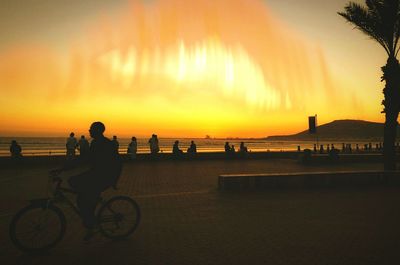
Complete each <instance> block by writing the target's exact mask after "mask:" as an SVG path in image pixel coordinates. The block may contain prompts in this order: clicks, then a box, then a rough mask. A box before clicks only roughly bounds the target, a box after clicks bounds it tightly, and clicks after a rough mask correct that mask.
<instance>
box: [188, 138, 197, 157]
mask: <svg viewBox="0 0 400 265" xmlns="http://www.w3.org/2000/svg"><path fill="white" fill-rule="evenodd" d="M187 152H188V154H196V153H197V146H196V144H195V143H194V141H191V142H190V146H189V148H188V150H187Z"/></svg>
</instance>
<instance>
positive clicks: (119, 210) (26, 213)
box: [9, 173, 141, 253]
mask: <svg viewBox="0 0 400 265" xmlns="http://www.w3.org/2000/svg"><path fill="white" fill-rule="evenodd" d="M61 183H62V179H61V178H59V177H57V174H54V173H50V174H49V185H48V188H47V190H48V191H50V188H49V187H50V186H53V187H54V188H53V191H52V192H50V196H48V197H47V198H43V199H34V200H30V204H29V205H28V206H26V207H24V208H22V209H21V210H19V211H18V212H17V213H16V214H15V216H14V217H13V219H12V221H11V223H10V230H9V231H10V238H11V241H12V242H13V244H14V245H15V246H16V247H17V248H18V249H20V250H21V251H24V252H31V253H35V252H43V251H46V250H49V249H51V248H53V247H55V246H56V245H57V244H58V243H59V242H60V241H61V240H62V239H63V237H64V235H65V232H66V227H67V220H66V218H65V215H64V213H63V211H62V210H61V208H60V207H58V206H57V204H66V205H67V206H69V207H70V208H72V210H73V212H75V213H76V214H78V215H79V216H80V213H79V209H78V208H77V206H76V205H75V204H74V203H73V202H71V200H70V199H69V198H68V197H66V196H65V193H71V194H75V195H76V194H77V193H76V192H75V191H73V190H71V189H68V188H64V187H61ZM50 184H53V185H50ZM114 188H115V187H114ZM48 194H49V193H48ZM99 205H100V207H99ZM96 208H97V209H98V210H97V214H96V220H97V222H96V224H97V227H98V229H99V231H100V233H101V234H102V235H103V236H105V237H107V238H110V239H124V238H127V237H128V236H130V235H131V234H132V233H133V232H134V231H135V230H136V228H137V227H138V225H139V222H140V217H141V213H140V208H139V205H138V204H137V202H136V201H135V200H133V199H132V198H130V197H128V196H123V195H118V196H113V197H111V198H110V199H108V200H104V199H103V198H102V197H101V198H100V199H99V202H98V205H97V207H96Z"/></svg>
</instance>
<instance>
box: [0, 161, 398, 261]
mask: <svg viewBox="0 0 400 265" xmlns="http://www.w3.org/2000/svg"><path fill="white" fill-rule="evenodd" d="M282 165H284V167H283V166H282ZM379 166H380V165H374V164H368V165H343V166H335V167H334V168H329V170H345V169H346V168H347V167H350V169H354V168H362V169H377V168H378V167H379ZM324 169H326V167H325V168H324ZM46 170H47V168H36V169H34V170H28V171H27V170H21V171H20V172H19V173H17V174H16V177H15V179H12V180H8V179H9V178H8V177H7V176H6V175H10V174H11V173H13V172H8V171H7V172H4V171H3V172H0V173H2V174H1V177H0V183H1V194H2V197H4V198H2V200H3V201H7V202H10V203H8V204H7V205H8V206H6V207H5V206H3V205H4V204H1V205H2V206H3V207H2V208H0V236H1V237H0V243H1V245H2V250H1V252H0V254H1V255H0V264H60V265H62V264H121V265H124V264H171V265H172V264H174V265H175V264H327V265H329V264H349V265H350V264H351V265H353V264H398V262H397V261H398V260H399V258H400V254H399V253H398V252H399V251H398V249H400V248H399V247H400V240H399V239H400V228H399V225H398V224H399V223H400V210H399V207H398V205H399V203H400V188H395V187H368V188H362V189H361V188H360V189H356V188H352V189H332V190H292V191H269V192H252V193H247V192H241V193H219V192H218V191H217V190H216V185H217V176H218V175H219V174H223V173H237V172H243V173H257V172H258V173H261V172H286V171H296V170H297V171H305V170H310V171H312V170H315V171H320V170H321V168H318V167H307V168H304V167H303V166H301V165H299V164H297V163H296V162H295V161H215V162H214V161H208V162H207V161H198V162H184V163H179V161H163V162H156V163H149V162H143V163H138V164H134V163H132V164H127V165H126V166H125V168H124V172H123V176H122V178H121V182H120V185H119V186H120V189H119V190H118V191H109V192H107V194H105V196H111V195H112V194H113V193H118V194H128V195H131V196H133V197H135V198H136V200H137V201H138V202H139V204H140V206H141V209H142V216H143V219H142V223H141V224H140V226H139V228H138V230H137V232H135V234H134V235H133V236H132V237H131V238H129V239H128V240H125V241H119V242H113V241H109V240H106V239H104V238H102V237H101V236H100V235H98V236H96V237H95V238H94V239H93V240H92V242H91V243H90V244H84V243H83V242H82V234H83V230H82V228H81V226H80V222H79V219H78V218H77V217H74V216H72V215H70V214H68V216H67V218H68V227H67V234H66V237H65V238H64V240H63V241H62V242H61V243H60V245H58V246H57V247H56V248H55V249H53V250H52V251H50V252H49V253H47V254H45V255H41V256H29V255H25V254H22V253H20V252H18V251H17V250H16V249H14V247H13V246H12V245H11V244H10V242H9V241H8V237H7V232H8V231H7V229H8V228H7V225H8V222H9V219H10V215H9V214H7V213H12V212H13V211H15V210H16V209H18V207H19V206H20V205H22V203H23V202H22V199H25V198H24V197H30V196H33V195H37V194H40V193H41V190H43V187H41V185H42V184H44V183H45V179H44V178H41V177H40V176H44V175H43V174H44V173H45V172H46ZM239 170H241V171H239ZM33 178H37V179H33ZM31 182H33V183H37V185H32V183H31ZM26 186H28V187H29V188H27V187H26ZM6 189H8V190H14V191H15V190H19V189H23V190H24V193H20V194H19V196H18V197H19V200H17V199H16V198H17V196H15V197H13V194H14V193H11V192H7V191H6ZM14 201H17V203H16V204H15V205H14V204H11V202H14ZM1 213H2V214H3V215H1Z"/></svg>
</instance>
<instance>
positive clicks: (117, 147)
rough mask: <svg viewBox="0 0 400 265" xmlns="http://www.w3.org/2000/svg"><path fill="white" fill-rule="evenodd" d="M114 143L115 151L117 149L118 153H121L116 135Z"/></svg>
mask: <svg viewBox="0 0 400 265" xmlns="http://www.w3.org/2000/svg"><path fill="white" fill-rule="evenodd" d="M112 142H113V144H114V147H115V149H116V150H117V152H118V153H119V142H118V140H117V136H116V135H114V136H113V139H112Z"/></svg>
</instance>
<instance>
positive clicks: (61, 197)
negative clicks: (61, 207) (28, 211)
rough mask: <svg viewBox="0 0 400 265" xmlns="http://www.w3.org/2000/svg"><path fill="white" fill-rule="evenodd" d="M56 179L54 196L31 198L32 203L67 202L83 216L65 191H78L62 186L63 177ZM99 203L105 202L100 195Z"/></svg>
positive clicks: (46, 205)
mask: <svg viewBox="0 0 400 265" xmlns="http://www.w3.org/2000/svg"><path fill="white" fill-rule="evenodd" d="M54 181H55V182H56V186H55V188H54V191H53V192H52V196H49V197H48V198H43V199H34V200H30V203H31V204H36V205H41V206H43V207H48V206H49V205H50V204H58V203H60V202H61V203H65V204H67V206H69V207H70V208H72V210H73V211H74V212H75V213H76V214H77V215H78V216H79V217H81V213H80V211H79V209H78V207H77V206H76V204H75V203H73V202H72V201H71V200H70V199H69V198H68V197H67V196H65V193H70V194H74V195H77V192H76V191H74V190H72V189H68V188H64V187H61V183H62V179H60V178H55V179H54ZM99 203H100V204H104V203H105V201H104V199H103V198H102V197H100V199H99Z"/></svg>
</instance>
